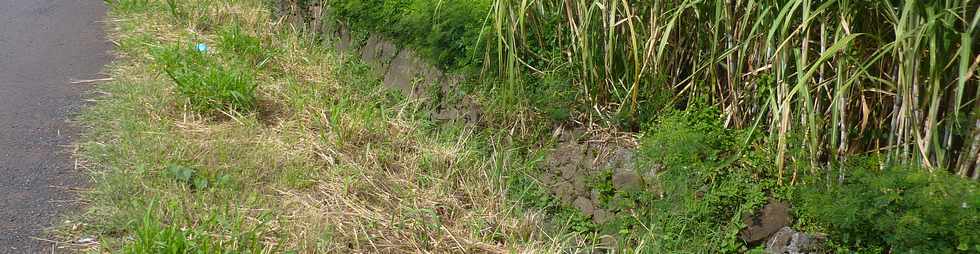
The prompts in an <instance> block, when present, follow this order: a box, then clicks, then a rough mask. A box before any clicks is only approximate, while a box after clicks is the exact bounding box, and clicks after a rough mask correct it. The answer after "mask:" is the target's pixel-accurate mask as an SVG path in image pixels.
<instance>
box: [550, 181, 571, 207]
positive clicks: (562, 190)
mask: <svg viewBox="0 0 980 254" xmlns="http://www.w3.org/2000/svg"><path fill="white" fill-rule="evenodd" d="M554 191H555V196H558V199H561V201H562V202H572V200H573V198H575V187H574V186H572V183H570V182H568V181H565V180H559V181H558V183H557V184H555V188H554Z"/></svg>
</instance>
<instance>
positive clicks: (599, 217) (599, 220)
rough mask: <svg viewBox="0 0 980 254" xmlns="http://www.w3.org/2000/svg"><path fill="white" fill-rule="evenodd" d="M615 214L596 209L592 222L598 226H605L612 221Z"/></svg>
mask: <svg viewBox="0 0 980 254" xmlns="http://www.w3.org/2000/svg"><path fill="white" fill-rule="evenodd" d="M612 217H613V213H610V212H609V211H606V209H596V210H595V212H594V213H593V214H592V222H595V223H596V224H603V223H606V222H607V221H609V219H612Z"/></svg>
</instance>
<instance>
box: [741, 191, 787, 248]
mask: <svg viewBox="0 0 980 254" xmlns="http://www.w3.org/2000/svg"><path fill="white" fill-rule="evenodd" d="M792 221H793V218H792V217H791V216H790V214H789V204H787V203H784V202H781V201H778V200H775V199H769V203H768V204H766V206H764V207H763V208H762V210H760V211H759V212H756V213H755V214H750V215H748V216H745V217H744V218H742V222H743V223H745V225H746V227H745V229H742V231H741V232H740V233H739V238H741V239H742V240H744V241H745V242H746V243H749V244H750V245H752V244H758V243H761V242H762V241H763V240H766V239H767V238H769V236H771V235H772V234H773V233H776V231H779V230H780V229H782V228H783V227H787V226H789V225H790V223H792Z"/></svg>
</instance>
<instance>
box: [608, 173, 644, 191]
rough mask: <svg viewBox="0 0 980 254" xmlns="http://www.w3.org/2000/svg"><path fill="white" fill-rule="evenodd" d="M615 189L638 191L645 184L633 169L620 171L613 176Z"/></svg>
mask: <svg viewBox="0 0 980 254" xmlns="http://www.w3.org/2000/svg"><path fill="white" fill-rule="evenodd" d="M612 183H613V187H614V188H616V190H620V191H636V190H639V189H640V188H641V186H642V184H643V179H641V178H640V175H639V174H637V173H636V171H634V170H632V169H618V170H616V171H615V172H614V173H613V176H612Z"/></svg>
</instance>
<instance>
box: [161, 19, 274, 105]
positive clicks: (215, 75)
mask: <svg viewBox="0 0 980 254" xmlns="http://www.w3.org/2000/svg"><path fill="white" fill-rule="evenodd" d="M232 36H234V34H232V35H231V36H224V37H222V38H223V39H222V42H223V43H222V45H223V46H228V47H229V48H231V49H232V50H233V51H235V52H238V51H248V52H242V53H248V54H255V53H254V52H256V51H259V50H261V48H255V47H252V48H247V46H246V45H247V44H246V45H243V44H242V43H238V44H235V42H238V41H242V40H243V37H232ZM187 44H188V45H186V46H184V45H167V46H164V47H163V48H162V49H159V50H156V51H155V52H154V54H153V56H154V58H155V59H156V60H157V61H158V62H159V63H158V64H159V65H160V66H161V69H163V72H164V73H166V75H167V76H168V77H170V78H171V79H172V80H173V81H174V85H175V86H176V91H177V93H179V94H180V95H182V96H183V97H184V98H185V99H186V100H187V102H188V104H189V105H190V107H191V108H193V109H194V110H198V111H200V112H210V111H222V110H227V111H238V112H249V111H252V110H254V109H255V107H256V96H255V89H256V86H257V85H258V84H257V83H256V82H255V77H254V76H253V74H252V70H250V69H249V67H248V66H243V65H239V64H236V63H231V64H229V63H223V62H221V61H220V60H218V59H216V58H217V57H216V56H213V55H210V54H209V53H208V52H207V51H204V52H202V51H200V50H198V49H197V47H196V45H193V44H190V43H187ZM245 57H253V55H246V56H245Z"/></svg>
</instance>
